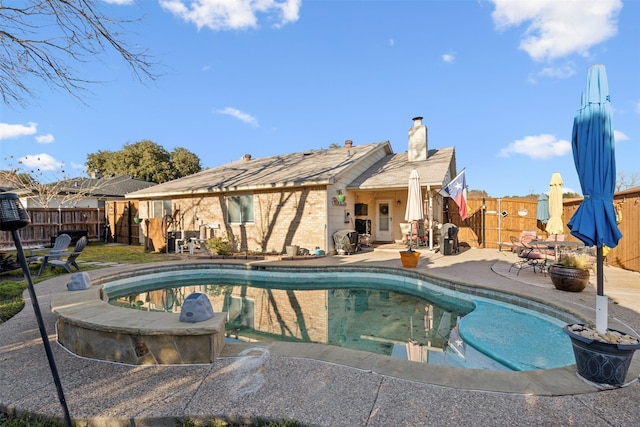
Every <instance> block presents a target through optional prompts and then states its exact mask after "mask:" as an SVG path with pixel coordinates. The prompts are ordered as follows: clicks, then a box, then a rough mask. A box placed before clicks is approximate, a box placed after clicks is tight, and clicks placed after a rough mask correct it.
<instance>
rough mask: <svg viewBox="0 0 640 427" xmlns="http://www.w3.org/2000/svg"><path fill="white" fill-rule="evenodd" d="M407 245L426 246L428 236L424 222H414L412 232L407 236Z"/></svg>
mask: <svg viewBox="0 0 640 427" xmlns="http://www.w3.org/2000/svg"><path fill="white" fill-rule="evenodd" d="M406 240H407V243H409V242H410V243H412V244H413V243H414V242H415V245H416V246H426V245H427V236H426V233H425V230H424V220H420V221H413V222H412V223H411V231H410V232H409V233H408V234H407V236H406Z"/></svg>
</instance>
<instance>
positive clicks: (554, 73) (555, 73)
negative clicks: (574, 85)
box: [538, 64, 576, 79]
mask: <svg viewBox="0 0 640 427" xmlns="http://www.w3.org/2000/svg"><path fill="white" fill-rule="evenodd" d="M575 73H576V70H575V68H574V66H573V64H567V65H564V66H561V67H544V68H543V69H542V70H540V71H539V72H538V75H539V76H542V77H551V78H556V79H568V78H569V77H571V76H573V75H574V74H575Z"/></svg>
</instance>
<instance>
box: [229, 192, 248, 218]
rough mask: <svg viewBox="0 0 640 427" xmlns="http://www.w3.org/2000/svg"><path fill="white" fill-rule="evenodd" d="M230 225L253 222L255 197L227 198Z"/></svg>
mask: <svg viewBox="0 0 640 427" xmlns="http://www.w3.org/2000/svg"><path fill="white" fill-rule="evenodd" d="M227 211H228V215H229V223H236V224H238V223H239V224H243V223H247V222H253V195H252V194H249V195H247V196H229V197H227Z"/></svg>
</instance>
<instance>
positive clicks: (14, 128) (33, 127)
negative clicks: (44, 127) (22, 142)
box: [0, 122, 38, 140]
mask: <svg viewBox="0 0 640 427" xmlns="http://www.w3.org/2000/svg"><path fill="white" fill-rule="evenodd" d="M36 132H38V124H37V123H33V122H29V123H28V124H27V125H11V124H9V123H0V140H3V139H12V138H18V137H20V136H25V135H33V134H35V133H36Z"/></svg>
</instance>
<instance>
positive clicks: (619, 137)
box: [613, 130, 631, 142]
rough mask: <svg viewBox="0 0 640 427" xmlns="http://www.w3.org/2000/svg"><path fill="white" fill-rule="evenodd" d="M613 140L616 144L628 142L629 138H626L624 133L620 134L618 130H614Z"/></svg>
mask: <svg viewBox="0 0 640 427" xmlns="http://www.w3.org/2000/svg"><path fill="white" fill-rule="evenodd" d="M613 139H614V140H615V141H616V142H622V141H628V140H630V139H631V138H629V136H628V135H627V134H626V133H624V132H621V131H619V130H614V131H613Z"/></svg>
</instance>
